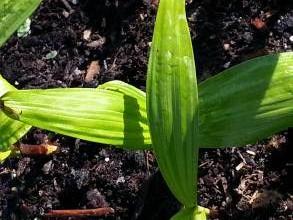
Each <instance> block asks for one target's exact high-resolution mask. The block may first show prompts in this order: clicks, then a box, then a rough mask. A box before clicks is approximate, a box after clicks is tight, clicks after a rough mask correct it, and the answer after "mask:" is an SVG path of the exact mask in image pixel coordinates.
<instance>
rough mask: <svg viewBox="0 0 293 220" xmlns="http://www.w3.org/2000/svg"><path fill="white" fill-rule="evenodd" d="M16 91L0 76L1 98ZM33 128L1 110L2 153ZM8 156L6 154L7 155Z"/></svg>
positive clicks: (0, 144) (0, 140)
mask: <svg viewBox="0 0 293 220" xmlns="http://www.w3.org/2000/svg"><path fill="white" fill-rule="evenodd" d="M15 90H16V89H15V88H14V87H13V86H12V85H10V84H9V83H8V82H7V81H6V80H5V79H3V78H2V76H1V75H0V97H1V96H2V95H3V94H5V93H7V92H8V91H15ZM30 128H31V126H29V125H27V124H24V123H22V122H19V121H15V120H13V119H11V118H9V117H7V116H6V115H5V114H4V112H3V111H1V109H0V131H1V133H0V151H6V150H7V149H8V148H9V147H10V146H11V145H12V144H14V143H16V142H17V141H18V140H19V139H20V138H21V137H23V136H24V135H25V134H26V133H27V132H28V131H29V130H30ZM5 155H6V154H5Z"/></svg>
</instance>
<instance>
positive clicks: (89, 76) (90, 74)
mask: <svg viewBox="0 0 293 220" xmlns="http://www.w3.org/2000/svg"><path fill="white" fill-rule="evenodd" d="M100 70H101V67H100V65H99V61H97V60H95V61H92V62H91V64H90V65H89V67H88V69H87V71H86V76H85V79H84V81H85V82H91V81H93V80H94V78H95V76H96V75H98V74H99V73H100Z"/></svg>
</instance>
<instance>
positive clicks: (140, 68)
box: [0, 0, 293, 220]
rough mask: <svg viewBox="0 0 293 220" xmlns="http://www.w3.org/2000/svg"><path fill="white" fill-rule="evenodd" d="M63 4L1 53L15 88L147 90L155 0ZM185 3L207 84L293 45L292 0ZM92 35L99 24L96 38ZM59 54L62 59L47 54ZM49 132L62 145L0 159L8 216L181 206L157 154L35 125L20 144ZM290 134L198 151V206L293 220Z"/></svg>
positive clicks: (45, 9)
mask: <svg viewBox="0 0 293 220" xmlns="http://www.w3.org/2000/svg"><path fill="white" fill-rule="evenodd" d="M67 1H68V2H69V4H70V6H71V7H72V9H73V10H74V11H73V12H72V13H71V14H68V12H69V9H68V8H66V7H65V6H64V4H63V3H62V1H60V0H45V1H44V3H43V4H42V5H41V7H40V8H39V9H38V11H37V12H36V13H35V14H34V16H33V18H32V26H31V34H30V35H29V36H28V37H25V38H21V39H20V38H17V37H16V36H15V37H12V38H11V40H9V42H8V43H7V44H6V45H5V46H4V47H2V48H1V50H0V58H1V59H0V72H1V73H2V74H3V76H4V77H5V78H6V79H7V80H8V81H9V82H11V83H12V84H14V85H15V86H16V87H17V88H19V89H28V88H53V87H96V86H98V85H99V84H102V83H104V82H106V81H109V80H113V79H119V80H123V81H125V82H128V83H130V84H132V85H135V86H137V87H139V88H141V89H142V90H144V88H145V79H146V69H147V54H148V50H149V43H150V42H151V36H152V30H153V24H154V19H155V13H156V8H157V7H156V1H150V0H144V1H142V0H127V1H126V0H125V1H122V0H115V1H114V0H104V1H96V0H83V1H79V3H77V4H73V3H72V1H70V0H67ZM73 2H74V1H73ZM188 2H189V3H188V4H187V12H188V20H189V24H190V29H191V34H192V39H193V43H194V45H195V56H196V64H197V75H198V78H199V79H200V80H204V79H206V78H208V77H209V76H211V75H214V74H216V73H218V72H219V71H221V70H223V69H225V68H228V67H229V66H232V65H234V64H237V63H239V62H241V61H244V60H247V59H249V58H252V57H256V56H260V55H264V54H269V53H273V52H281V51H292V49H293V42H292V41H290V37H291V36H292V35H293V4H292V1H290V0H287V1H286V0H264V1H261V0H255V1H252V0H230V1H226V0H219V1H213V0H197V1H196V0H189V1H188ZM86 30H91V35H90V38H89V39H88V40H85V39H84V37H83V35H84V32H85V31H86ZM93 44H94V45H93ZM51 51H57V56H56V57H55V58H53V59H46V55H47V54H48V53H49V52H51ZM92 61H98V63H99V66H100V71H99V72H98V74H97V75H96V76H95V77H94V80H92V81H90V82H85V75H86V73H87V68H88V66H89V65H90V64H91V62H92ZM289 133H291V136H290V135H289ZM244 135H245V134H244ZM44 136H48V138H49V139H50V140H51V141H54V142H55V143H57V144H58V145H59V146H60V152H58V153H57V154H55V155H51V156H48V157H41V158H36V157H19V158H11V159H8V160H7V161H5V163H4V164H2V165H0V219H7V220H9V219H13V220H14V219H40V218H42V215H43V214H44V213H46V212H47V211H48V210H51V209H78V208H79V209H80V208H96V207H104V206H107V205H109V206H111V207H113V208H114V209H115V211H116V213H115V214H114V215H113V216H110V217H107V219H147V220H149V219H160V220H163V219H169V218H170V217H171V216H172V215H173V214H174V213H175V212H176V211H177V210H178V209H179V208H180V205H179V204H178V203H177V202H176V200H175V199H174V198H173V196H172V195H171V194H170V192H169V191H168V188H167V187H166V185H165V184H164V181H163V180H162V177H161V175H160V173H159V172H157V171H156V170H157V166H156V162H155V160H154V157H153V156H152V154H151V153H149V152H143V151H141V152H130V151H123V150H121V149H115V148H114V147H108V146H102V145H99V144H95V143H89V142H85V141H82V140H76V139H72V138H68V137H64V136H60V135H58V134H54V133H50V132H46V131H42V130H39V129H32V131H31V132H30V133H29V134H28V135H27V136H26V137H24V138H23V140H22V141H21V142H22V143H29V144H38V143H41V142H42V140H43V139H44ZM289 137H292V130H288V131H284V132H283V133H280V134H278V135H276V136H274V137H270V138H268V139H267V140H265V141H263V142H260V143H257V144H254V145H249V146H247V147H245V148H227V149H222V150H220V149H214V150H204V149H202V150H201V151H200V170H199V172H200V174H199V203H200V204H201V205H202V206H205V207H208V208H212V209H215V210H217V211H218V216H217V219H220V220H227V219H231V220H251V219H255V220H257V219H258V220H268V219H270V220H289V219H293V214H292V213H293V187H292V185H293V181H292V179H293V148H292V138H291V139H289ZM241 165H243V166H242V167H241ZM236 168H237V169H236ZM87 219H97V218H87Z"/></svg>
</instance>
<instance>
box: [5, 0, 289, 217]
mask: <svg viewBox="0 0 293 220" xmlns="http://www.w3.org/2000/svg"><path fill="white" fill-rule="evenodd" d="M36 2H37V1H36ZM0 5H1V3H0ZM0 22H1V20H0ZM2 22H3V19H2ZM0 27H1V23H0ZM0 36H1V37H0V44H1V43H2V42H4V41H3V39H7V35H5V36H3V35H1V34H0ZM1 39H2V41H1ZM30 126H36V127H39V128H43V129H47V130H50V131H53V132H57V133H60V134H64V135H68V136H72V137H76V138H81V139H84V140H88V141H93V142H98V143H104V144H111V145H115V146H117V147H121V148H124V149H130V150H138V149H148V150H153V151H154V154H155V156H156V158H157V161H158V164H159V168H160V170H161V172H162V175H163V177H164V179H165V181H166V183H167V185H168V186H169V188H170V190H171V191H172V193H173V194H174V195H175V197H176V198H177V199H178V200H179V201H180V202H181V203H182V209H181V210H180V211H179V212H178V213H177V214H176V215H175V216H173V217H172V219H173V220H177V219H178V220H191V219H193V220H205V219H206V218H207V214H208V213H209V210H208V209H206V208H203V207H200V206H199V204H198V203H197V170H198V150H199V148H200V147H202V148H204V147H205V148H216V147H228V146H243V145H245V144H248V143H255V142H256V141H258V140H261V139H263V138H266V137H268V136H270V135H273V134H274V133H276V132H280V131H282V130H285V129H287V128H288V127H292V126H293V52H287V53H280V54H275V55H268V56H263V57H259V58H255V59H252V60H250V61H246V62H243V63H241V64H239V65H236V66H234V67H232V68H229V69H227V70H225V71H223V72H221V73H219V74H217V75H216V76H215V77H211V78H210V79H208V80H206V81H204V82H202V83H200V84H198V85H197V81H196V68H195V62H194V56H193V49H192V44H191V38H190V33H189V29H188V25H187V20H186V15H185V0H160V3H159V9H158V15H157V19H156V24H155V31H154V35H153V42H152V48H151V52H150V58H149V65H148V73H147V93H146V94H145V93H144V92H142V91H140V90H138V89H137V88H135V87H133V86H131V85H128V84H126V83H123V82H120V81H111V82H108V83H105V84H103V85H101V86H99V87H98V88H97V89H81V88H79V89H75V88H73V89H69V88H66V89H64V88H62V89H47V90H40V89H37V90H16V89H15V88H14V87H12V86H11V85H10V84H9V83H8V82H6V81H5V80H4V79H3V78H2V77H0V152H1V153H0V159H1V157H2V159H3V158H4V157H6V156H7V155H9V147H10V146H11V145H12V144H13V143H14V142H16V141H17V140H18V139H20V138H21V137H22V135H23V134H25V133H26V132H27V131H28V129H29V128H30ZM1 155H2V156H1Z"/></svg>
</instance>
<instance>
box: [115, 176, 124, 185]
mask: <svg viewBox="0 0 293 220" xmlns="http://www.w3.org/2000/svg"><path fill="white" fill-rule="evenodd" d="M118 183H125V178H124V176H120V177H118V179H117V180H116V184H118Z"/></svg>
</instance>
